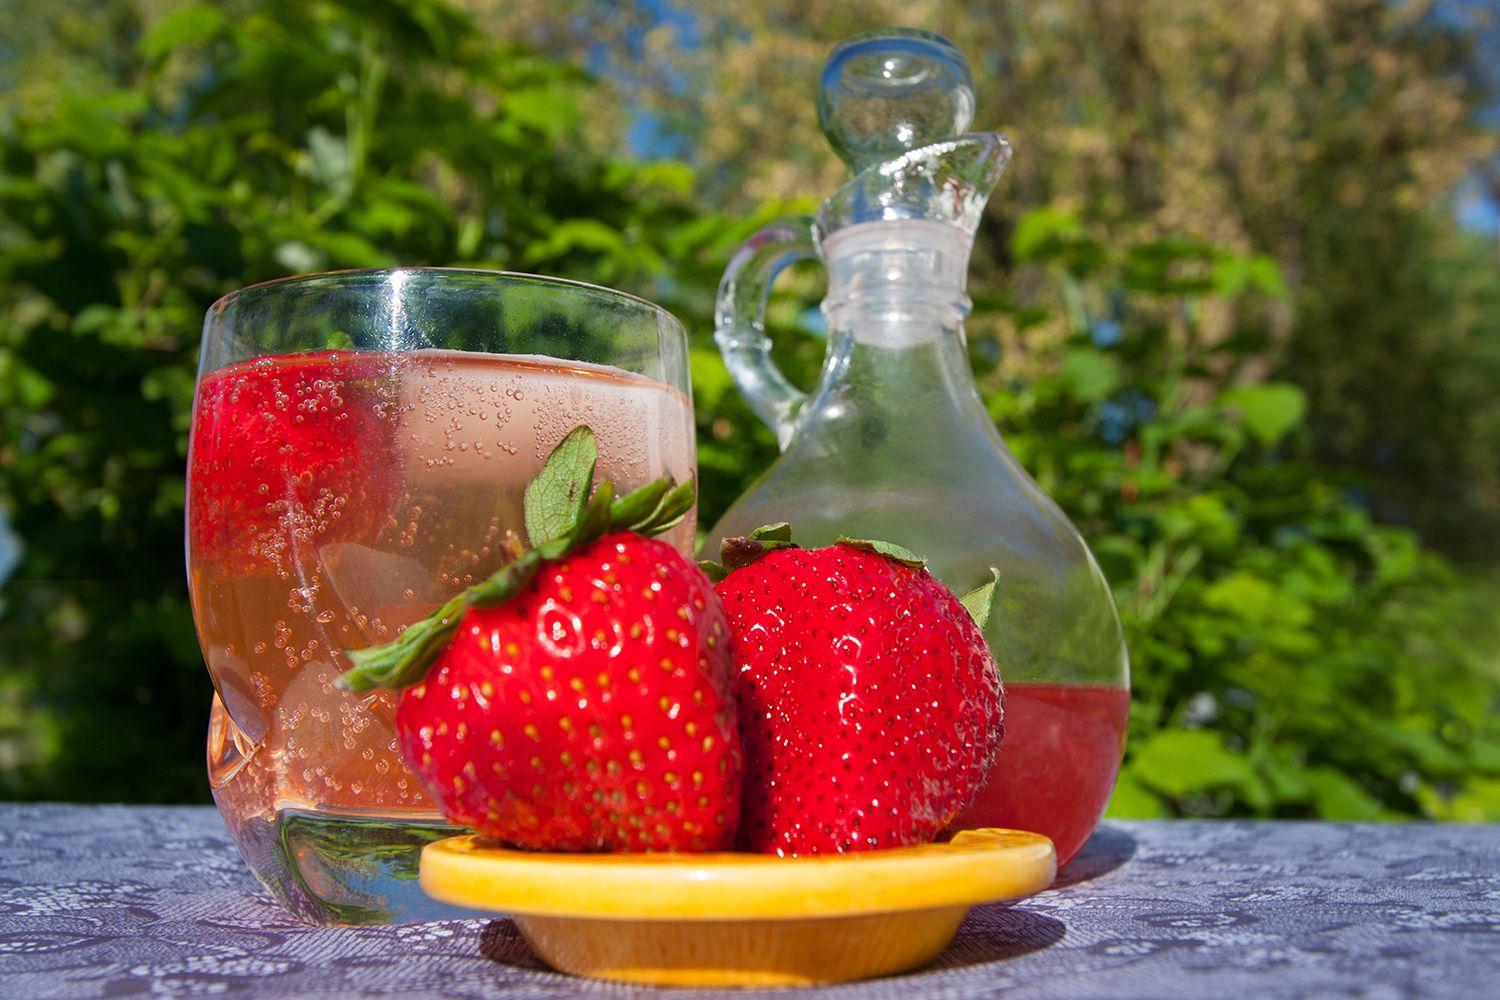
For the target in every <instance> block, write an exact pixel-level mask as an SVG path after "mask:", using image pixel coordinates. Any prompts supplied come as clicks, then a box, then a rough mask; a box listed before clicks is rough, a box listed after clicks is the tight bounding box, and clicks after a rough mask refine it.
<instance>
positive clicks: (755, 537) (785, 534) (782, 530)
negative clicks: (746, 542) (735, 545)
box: [747, 521, 792, 542]
mask: <svg viewBox="0 0 1500 1000" xmlns="http://www.w3.org/2000/svg"><path fill="white" fill-rule="evenodd" d="M747 537H748V538H749V539H750V540H751V541H753V542H790V541H791V540H792V526H791V525H790V524H789V523H787V522H786V521H777V522H776V523H775V524H763V525H761V526H760V527H759V528H756V529H755V530H754V531H752V532H750V534H749V535H748V536H747Z"/></svg>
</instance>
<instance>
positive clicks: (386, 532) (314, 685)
mask: <svg viewBox="0 0 1500 1000" xmlns="http://www.w3.org/2000/svg"><path fill="white" fill-rule="evenodd" d="M390 275H398V276H399V275H406V276H408V278H407V280H406V281H405V282H404V284H405V287H406V290H407V291H410V292H411V293H412V299H411V301H410V303H409V308H407V309H406V311H405V313H404V315H405V317H406V320H407V321H408V322H410V321H412V320H417V319H420V318H421V317H422V313H421V310H422V309H424V308H425V309H428V310H433V318H434V319H435V318H438V317H440V316H442V315H451V310H450V312H449V313H447V314H445V313H443V312H442V311H441V310H438V309H437V307H438V306H442V305H444V300H445V298H446V299H447V300H448V303H447V304H448V305H449V306H450V307H451V306H452V305H453V303H455V302H459V303H463V304H465V305H467V306H469V307H471V308H472V304H473V303H474V302H480V303H483V302H484V301H485V299H486V296H492V295H495V294H496V293H495V292H494V288H496V287H498V286H501V285H507V284H508V285H523V284H524V283H525V282H527V281H532V282H534V286H525V287H526V288H527V290H528V292H529V293H530V294H531V295H532V296H533V297H532V298H531V299H528V300H527V304H528V305H530V306H532V311H531V312H530V313H529V314H528V319H529V321H530V322H529V325H528V327H527V329H531V328H533V326H534V324H535V321H536V320H537V319H538V318H539V317H538V312H537V310H536V308H535V306H536V295H537V294H540V295H541V296H542V298H543V299H548V297H549V296H550V299H548V302H547V304H548V305H550V307H551V308H552V309H553V310H554V311H555V310H558V309H559V308H560V307H561V306H563V305H566V304H571V305H573V306H575V307H576V306H578V305H585V306H586V305H588V304H589V302H590V301H591V300H592V301H595V302H597V303H599V308H598V309H596V310H594V312H593V315H594V317H595V318H597V319H599V320H602V321H604V323H605V324H606V325H605V327H604V329H605V332H606V333H608V332H611V331H612V332H613V335H614V336H615V337H616V338H617V342H616V344H615V346H618V340H629V339H630V338H633V337H634V338H636V343H637V345H644V346H638V347H637V349H636V354H637V355H638V356H639V357H651V356H653V354H654V353H655V352H661V351H670V350H675V348H673V347H672V345H673V343H674V342H675V333H676V330H674V329H673V328H674V327H675V321H673V320H671V317H669V316H666V314H664V313H660V311H659V310H656V308H655V307H653V306H650V305H649V304H647V303H644V302H640V301H639V300H634V299H629V298H628V297H626V296H622V295H617V294H616V293H610V292H607V291H605V290H602V289H590V288H587V287H586V286H576V285H572V284H569V283H562V282H558V283H544V282H541V281H539V280H536V279H522V278H515V277H510V276H503V275H494V274H482V273H478V272H440V271H432V272H424V271H406V272H363V273H359V274H355V275H346V276H339V275H329V276H314V277H310V278H302V279H291V280H290V281H288V282H285V283H276V284H272V285H269V286H260V287H259V288H256V289H248V290H246V291H245V292H241V293H237V295H238V296H241V297H246V296H248V301H240V302H233V301H231V302H230V305H229V307H228V309H229V311H228V312H227V313H226V312H225V310H224V309H223V308H219V309H217V310H216V312H215V313H211V314H210V323H209V330H208V331H207V332H206V333H205V363H204V368H205V370H204V372H203V373H202V375H201V376H200V380H199V386H198V394H197V400H196V404H195V409H194V414H193V426H192V436H191V443H190V454H189V483H188V525H187V549H188V576H189V584H190V590H191V596H192V602H193V612H194V617H195V620H196V623H197V626H198V635H199V641H200V644H201V646H202V649H203V653H204V658H205V660H206V662H207V665H208V668H209V671H210V673H211V674H212V676H213V680H214V686H215V690H216V696H215V698H214V702H213V706H212V710H211V718H210V726H209V746H208V757H209V778H210V783H211V785H212V788H213V794H214V798H215V800H216V802H217V803H218V805H219V808H220V811H221V813H222V814H223V816H224V818H225V821H226V824H227V825H228V827H229V829H230V832H231V834H232V835H233V836H234V837H235V839H236V842H237V843H238V845H239V846H240V849H241V852H242V854H244V855H245V857H246V860H247V861H248V862H249V864H250V866H251V868H252V869H253V870H254V871H255V872H256V874H257V875H258V876H259V877H260V878H261V880H262V881H263V882H264V883H265V884H266V885H267V886H268V888H270V889H271V891H272V892H273V894H275V895H276V896H277V898H278V899H279V900H280V901H282V902H283V903H284V904H285V905H287V906H288V908H290V909H291V910H292V911H293V912H295V913H297V914H298V915H299V916H302V917H303V918H305V919H308V920H313V921H317V922H332V923H359V922H368V921H384V920H391V919H403V918H406V917H412V916H422V915H425V914H426V913H427V910H426V909H424V907H426V906H427V905H428V904H427V903H425V902H424V901H423V897H422V896H421V894H420V892H419V891H418V889H417V888H416V886H415V883H414V881H413V880H412V879H410V878H409V877H408V876H410V875H411V874H413V873H414V872H415V864H416V852H417V850H418V849H419V848H420V846H421V844H422V843H424V842H425V841H427V840H431V839H434V838H436V837H437V836H440V835H446V834H448V833H451V832H452V829H451V827H449V826H447V824H445V823H443V821H442V819H441V817H440V816H439V814H438V813H437V811H436V809H435V808H434V807H433V805H432V804H431V803H430V802H429V801H428V800H427V799H426V798H425V796H424V794H423V791H422V789H421V785H420V782H419V781H417V780H416V778H415V777H414V776H413V775H412V774H411V773H410V772H409V771H408V769H407V767H406V766H405V764H404V763H403V762H402V757H401V755H400V753H399V752H398V749H397V746H396V736H395V730H394V721H393V713H394V710H395V706H396V701H397V696H396V695H395V693H394V692H389V691H369V692H364V693H360V694H352V693H347V692H344V691H340V690H337V689H336V688H335V687H334V684H333V682H334V680H335V679H336V678H337V677H338V675H339V674H340V673H342V672H343V671H344V670H346V669H347V668H348V662H347V660H346V658H345V657H344V655H343V654H342V652H341V651H342V650H345V649H358V648H362V647H367V646H373V645H379V644H381V643H384V642H387V641H389V640H391V639H393V638H394V637H395V636H396V635H398V634H399V632H400V631H401V630H402V629H403V628H405V627H406V626H407V625H410V624H411V623H413V622H416V621H418V620H420V619H421V618H423V617H424V616H425V615H427V614H428V613H429V612H430V611H432V610H433V609H434V608H436V607H438V606H439V605H441V604H442V603H443V602H444V601H446V600H448V599H449V598H451V597H452V596H453V595H454V594H456V593H458V592H460V591H461V590H463V589H464V588H465V587H467V586H469V585H471V584H473V583H475V582H476V581H479V580H483V579H484V578H486V577H487V576H489V575H490V574H492V573H494V572H495V571H496V570H498V569H499V568H501V567H502V566H503V565H505V564H506V563H507V562H508V561H510V560H511V559H513V558H515V553H516V551H517V550H518V547H519V544H520V542H521V541H523V540H524V538H525V531H524V526H523V515H522V493H523V490H524V488H525V485H526V483H527V481H528V480H529V479H530V478H531V477H532V475H533V474H535V472H536V471H537V469H538V468H540V467H541V465H542V462H543V461H544V460H545V458H546V457H547V454H548V453H549V452H550V451H551V450H552V448H553V446H555V445H556V444H557V442H558V441H559V440H560V439H561V438H562V437H563V436H564V435H566V434H567V432H568V431H569V430H570V429H572V428H573V427H574V426H576V425H578V424H581V423H587V424H589V425H590V426H591V427H593V428H594V429H595V431H596V434H597V437H598V440H599V450H600V456H599V468H600V471H601V474H607V475H609V476H611V477H612V478H614V479H615V481H617V482H620V483H622V484H626V485H630V486H633V485H639V484H642V483H645V482H649V481H651V480H653V479H656V478H658V477H661V476H663V475H671V476H673V477H675V478H676V479H678V480H679V481H686V480H690V479H692V478H693V473H694V459H693V447H692V437H691V435H692V418H691V408H690V403H689V402H688V399H687V397H686V395H685V394H684V392H683V391H682V385H683V384H685V377H683V378H682V379H678V378H677V377H675V376H674V375H673V374H672V373H673V371H674V370H675V369H674V367H673V366H674V365H676V362H675V361H672V359H671V358H668V359H667V360H668V361H669V362H670V363H669V364H667V365H666V366H665V367H661V368H659V369H658V370H657V371H655V372H653V374H656V375H665V376H667V380H663V379H661V378H658V377H647V376H646V375H644V374H640V373H636V372H631V371H626V370H624V369H623V368H621V367H614V366H612V365H610V364H608V363H606V362H607V361H608V359H609V351H610V350H611V349H613V348H612V346H611V342H610V341H609V340H608V339H606V338H605V337H604V336H603V335H601V336H600V337H599V340H598V341H597V342H596V343H595V344H594V345H592V346H591V347H590V345H589V344H588V343H587V342H586V341H585V342H584V343H583V344H582V347H583V348H587V349H588V350H592V352H593V359H591V360H588V361H571V360H561V359H558V358H555V357H543V356H538V355H537V354H533V353H530V352H525V353H523V351H524V346H523V345H524V341H523V340H522V339H521V336H520V334H524V333H525V330H521V331H520V334H512V335H511V338H510V340H509V342H503V341H501V342H500V343H499V345H500V346H506V347H510V348H511V349H512V350H514V351H515V353H507V354H499V353H487V352H483V351H480V350H473V349H461V350H459V349H446V348H445V347H442V346H435V347H420V346H419V347H418V348H417V349H403V350H381V349H365V350H348V349H340V350H312V351H308V352H306V353H286V352H281V351H277V352H274V353H268V354H267V355H266V356H262V357H255V358H248V359H243V360H238V359H235V360H229V361H228V362H227V363H222V364H216V363H215V362H216V360H218V358H219V357H220V356H221V354H222V353H223V352H224V351H225V350H226V348H225V346H224V345H225V343H226V342H228V341H230V340H232V338H231V337H230V333H236V334H238V335H239V336H240V337H241V338H245V337H246V335H247V333H248V332H249V331H251V330H253V329H254V328H255V324H256V322H258V321H259V318H260V317H261V316H262V315H264V314H265V312H266V310H265V309H264V306H265V304H266V303H268V302H272V301H276V302H280V303H281V308H286V303H287V302H292V301H298V298H297V293H298V292H299V290H300V294H301V298H302V300H307V299H313V300H314V301H322V302H323V303H324V304H325V306H326V305H327V304H328V303H329V302H330V301H333V300H338V301H339V302H340V303H343V304H344V305H349V306H353V307H354V308H350V309H347V310H344V311H343V312H339V311H337V310H334V311H329V310H327V309H325V310H324V311H323V312H322V313H320V314H318V320H319V322H317V323H315V324H309V326H310V327H312V328H314V329H315V330H316V332H317V334H318V336H319V337H323V336H325V335H327V334H328V333H329V331H330V330H331V329H335V330H336V329H338V325H342V326H344V327H345V328H346V329H347V328H348V327H349V326H356V329H357V325H356V324H353V323H351V322H350V319H349V317H350V315H355V316H357V315H359V314H361V313H362V312H363V313H365V314H368V313H369V311H370V310H369V309H368V308H367V303H368V301H369V300H370V299H371V298H375V299H376V300H377V301H387V302H388V301H389V299H390V296H391V294H392V291H391V286H392V284H393V283H394V284H395V285H396V287H397V291H398V292H399V291H400V290H401V287H402V285H403V282H401V281H394V282H393V280H392V279H391V278H390ZM418 283H420V284H422V285H424V286H425V287H422V288H420V289H416V285H417V284H418ZM278 284H280V285H284V286H287V287H286V290H285V291H283V290H282V289H278V287H277V285H278ZM533 288H535V289H540V292H539V293H538V292H536V291H534V290H533ZM372 293H374V294H372ZM403 294H404V293H403ZM318 295H322V296H323V298H322V299H321V300H319V299H317V298H316V297H317V296H318ZM502 300H503V297H497V298H496V302H497V304H504V302H503V301H502ZM257 303H259V307H257ZM622 304H623V308H625V309H627V310H629V311H630V316H634V315H635V313H636V312H639V313H640V314H641V315H640V321H639V323H638V324H637V326H632V321H631V320H630V319H629V318H628V317H622V316H621V315H619V312H618V311H619V309H620V308H622ZM252 307H257V308H259V311H257V309H256V308H252ZM236 308H238V310H239V311H238V314H236V312H235V310H236ZM341 308H342V307H341ZM611 310H614V312H611ZM497 312H498V310H497ZM658 314H659V315H658ZM277 315H278V317H279V318H280V320H281V321H282V322H285V321H286V319H287V315H286V314H281V313H277ZM584 315H585V316H587V315H588V312H587V310H585V313H584ZM659 316H660V317H665V319H664V320H659ZM540 318H545V313H543V314H542V316H541V317H540ZM391 321H392V317H391V316H390V314H389V313H387V314H385V315H384V316H383V317H382V316H381V315H380V313H379V312H378V311H377V312H376V315H375V318H374V320H369V321H366V322H375V323H380V324H384V325H386V328H387V331H389V333H390V335H389V336H387V332H386V331H382V330H373V331H371V332H370V333H369V334H368V336H367V338H366V339H368V340H369V341H371V342H373V343H374V344H376V345H378V344H379V343H380V342H381V341H382V339H386V340H399V339H401V338H398V337H396V336H395V334H397V333H400V334H402V335H403V337H405V338H407V339H408V340H409V338H410V331H409V330H394V331H390V330H389V324H390V323H391ZM571 321H572V322H574V323H575V324H580V327H579V328H580V329H582V330H583V331H584V332H585V333H590V332H592V331H593V330H595V329H596V328H595V327H590V326H589V325H588V323H587V321H586V320H584V321H581V320H578V319H577V318H576V317H574V318H572V319H571ZM335 324H338V325H335ZM563 324H564V320H561V319H560V320H558V321H557V322H556V324H555V328H564V329H566V327H564V325H563ZM661 324H668V325H665V326H663V325H661ZM231 325H232V326H235V327H236V328H237V329H235V330H229V329H228V328H229V327H230V326H231ZM221 327H222V328H223V329H221ZM637 327H639V328H637ZM431 329H432V334H431V336H430V337H424V338H423V339H424V340H426V341H427V342H429V343H436V344H439V345H441V344H444V343H457V344H460V345H462V346H463V347H465V348H469V347H470V346H471V345H473V344H474V343H475V342H476V341H477V342H479V343H483V341H484V338H486V337H492V338H498V336H499V333H500V332H503V326H502V323H501V317H498V316H496V315H491V316H490V317H489V319H488V322H487V323H478V322H474V321H473V319H472V316H471V317H470V322H469V323H468V324H466V326H465V327H464V329H466V330H468V331H469V334H468V339H467V340H465V338H464V337H459V336H453V337H448V338H446V339H445V337H444V336H443V335H444V333H445V330H444V329H443V328H442V327H441V326H440V325H438V324H437V323H436V322H434V323H433V324H432V326H431ZM677 329H680V328H677ZM637 334H638V335H639V336H638V337H637ZM266 339H267V340H270V341H273V342H277V343H282V342H285V340H286V339H287V338H286V335H285V331H284V330H282V331H281V332H280V333H279V334H278V333H277V332H276V331H275V330H272V331H271V332H269V333H267V334H266ZM419 343H420V342H419ZM576 345H577V341H576V340H575V346H576ZM402 346H403V347H405V346H407V345H406V344H402ZM538 346H545V347H546V348H547V349H549V350H552V351H556V352H558V353H562V351H563V350H564V349H565V348H566V347H567V344H566V343H560V342H558V341H557V340H556V339H554V340H552V341H549V342H547V343H546V344H545V345H538ZM517 347H520V348H522V349H521V350H516V348H517ZM588 350H583V349H581V350H580V351H579V353H583V354H586V355H587V353H588ZM682 354H683V360H684V362H685V347H684V349H683V352H682ZM641 367H644V366H641ZM680 367H682V368H684V369H685V364H683V365H682V366H680ZM673 383H676V384H673ZM691 524H692V521H691V519H689V520H688V521H687V522H685V523H684V524H682V525H679V526H677V527H675V528H673V529H672V530H671V531H670V532H669V533H668V534H666V535H664V536H663V538H664V540H665V541H667V542H669V543H670V544H672V545H674V546H676V547H677V548H678V549H680V550H681V551H683V552H687V551H689V549H690V546H691V543H692V527H691Z"/></svg>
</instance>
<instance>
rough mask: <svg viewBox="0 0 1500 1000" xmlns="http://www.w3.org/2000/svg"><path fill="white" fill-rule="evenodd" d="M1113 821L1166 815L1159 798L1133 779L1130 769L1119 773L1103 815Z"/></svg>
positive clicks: (1154, 817)
mask: <svg viewBox="0 0 1500 1000" xmlns="http://www.w3.org/2000/svg"><path fill="white" fill-rule="evenodd" d="M1104 814H1105V815H1106V816H1109V817H1111V818H1113V819H1157V818H1160V817H1162V816H1166V815H1167V807H1166V803H1164V802H1162V800H1161V796H1159V795H1157V794H1156V793H1155V792H1153V791H1151V789H1149V788H1147V787H1146V786H1145V785H1143V784H1141V783H1140V782H1139V781H1137V780H1136V779H1135V775H1134V774H1133V773H1131V770H1130V768H1128V767H1127V768H1125V769H1124V770H1122V771H1121V772H1120V776H1119V778H1118V779H1116V781H1115V790H1114V792H1113V794H1111V795H1110V797H1109V807H1108V808H1107V809H1106V810H1105V813H1104Z"/></svg>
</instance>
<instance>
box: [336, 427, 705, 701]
mask: <svg viewBox="0 0 1500 1000" xmlns="http://www.w3.org/2000/svg"><path fill="white" fill-rule="evenodd" d="M598 461H599V445H598V442H597V441H596V440H595V438H594V432H593V431H592V430H590V429H589V428H588V427H586V426H582V425H580V426H578V427H575V428H573V430H571V431H570V432H568V434H567V436H566V437H564V438H563V439H562V440H561V441H560V442H558V445H557V447H556V448H554V449H552V454H550V455H548V456H547V461H546V462H545V463H544V464H543V465H542V468H541V471H539V472H538V473H537V474H536V475H535V476H534V477H533V478H532V480H531V482H529V483H527V484H526V492H525V495H524V496H523V498H522V506H523V509H524V511H525V515H526V535H527V537H528V538H529V539H530V540H531V548H529V549H526V550H524V551H522V552H521V554H520V555H519V556H517V558H516V559H515V560H514V561H512V562H510V563H507V564H506V565H505V566H503V567H501V568H500V569H499V570H498V571H497V572H495V574H494V575H493V576H490V577H489V578H488V579H485V580H481V581H480V582H479V583H476V584H474V585H473V586H472V587H469V588H468V589H467V590H464V591H462V592H460V593H458V594H455V595H454V596H453V597H452V598H451V599H449V601H448V602H447V603H446V604H444V605H443V606H442V607H440V608H438V609H437V610H436V611H434V612H432V614H430V615H428V616H427V617H426V618H423V619H422V620H421V621H418V622H415V623H413V624H411V625H409V626H407V627H406V629H405V630H403V631H402V633H401V634H400V635H399V636H397V637H396V638H395V639H394V640H392V641H391V642H388V643H386V644H385V645H383V646H370V647H368V648H366V649H346V650H344V656H346V657H347V658H348V659H349V662H350V663H352V664H353V667H351V668H350V669H349V670H347V671H345V672H344V673H342V674H340V675H339V677H338V678H337V679H336V680H335V681H334V686H335V687H338V688H340V689H341V690H344V691H368V690H370V689H371V688H376V687H384V688H390V689H392V690H400V689H401V688H406V687H410V686H411V685H413V684H416V683H417V682H418V681H420V680H421V679H422V678H423V677H425V676H427V671H428V668H430V667H431V666H432V663H433V661H434V660H436V659H437V657H438V654H440V653H441V652H442V651H443V650H444V649H446V648H447V646H448V643H449V642H450V641H452V639H453V636H454V634H455V633H456V632H457V631H458V624H459V621H460V620H461V619H462V618H463V616H464V612H465V611H467V610H468V609H470V608H493V607H496V606H497V605H500V604H504V603H505V602H506V601H508V600H510V599H511V598H512V597H514V596H516V595H517V594H519V593H520V592H521V591H522V589H524V588H525V587H526V585H527V584H528V583H530V582H531V578H532V577H534V576H536V573H537V570H539V569H541V567H542V566H544V565H545V564H547V563H549V562H555V561H557V560H559V559H562V558H564V557H566V556H567V555H568V554H569V553H570V552H572V551H573V550H575V549H577V548H580V547H582V546H584V545H587V544H588V543H589V542H592V541H594V540H596V539H598V538H600V537H602V536H604V535H606V534H609V533H610V532H615V531H633V532H635V533H637V534H640V535H657V534H660V533H662V532H663V531H666V530H667V529H669V528H671V527H673V526H675V525H677V524H678V523H680V522H681V521H682V519H683V518H684V517H686V516H687V513H688V511H689V510H691V509H692V507H693V500H694V489H693V484H692V482H691V481H689V482H686V483H680V484H679V483H678V482H677V481H676V480H675V479H673V478H672V477H671V476H663V477H661V478H660V479H658V480H655V481H654V482H651V483H647V484H646V485H645V486H642V487H641V488H640V489H637V490H632V491H631V492H629V493H626V494H625V495H623V496H618V497H617V496H615V487H614V484H613V483H612V482H611V481H610V480H608V479H605V480H601V481H600V482H599V484H598V485H597V487H596V486H595V485H594V470H595V467H596V466H597V465H598ZM591 489H592V493H591V492H590V490H591Z"/></svg>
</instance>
